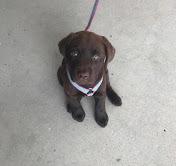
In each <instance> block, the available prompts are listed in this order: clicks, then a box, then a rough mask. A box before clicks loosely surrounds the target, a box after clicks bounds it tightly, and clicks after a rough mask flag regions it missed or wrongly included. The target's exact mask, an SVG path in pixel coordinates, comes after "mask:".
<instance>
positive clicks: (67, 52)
mask: <svg viewBox="0 0 176 166" xmlns="http://www.w3.org/2000/svg"><path fill="white" fill-rule="evenodd" d="M58 46H59V50H60V53H61V54H62V55H63V57H64V58H63V61H62V65H61V66H60V68H59V69H58V74H57V75H58V79H59V82H60V84H61V85H62V86H63V88H64V91H65V94H66V99H67V111H68V112H69V113H71V114H72V117H73V119H75V120H77V121H78V122H82V121H83V120H84V117H85V112H84V110H83V108H82V106H81V104H80V100H81V98H82V97H83V96H93V97H94V99H95V120H96V122H97V123H98V124H99V125H100V126H101V127H105V126H106V125H107V123H108V115H107V113H106V109H105V98H106V96H107V97H108V98H109V100H110V101H111V102H112V103H113V104H114V105H116V106H120V105H121V104H122V102H121V98H120V97H119V96H118V95H117V94H116V93H115V92H114V90H113V89H112V87H111V85H110V82H109V76H108V69H107V65H108V63H109V62H110V61H112V59H113V57H114V55H115V49H114V48H113V46H112V45H111V43H110V42H109V41H108V40H107V39H106V38H105V37H103V36H99V35H97V34H95V33H93V32H88V31H81V32H77V33H71V34H69V35H68V36H67V37H65V38H64V39H62V40H61V41H60V42H59V44H58Z"/></svg>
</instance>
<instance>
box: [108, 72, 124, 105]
mask: <svg viewBox="0 0 176 166" xmlns="http://www.w3.org/2000/svg"><path fill="white" fill-rule="evenodd" d="M106 80H107V85H106V93H107V96H108V99H109V100H110V101H111V103H112V104H114V105H116V106H121V105H122V100H121V98H120V97H119V96H118V94H117V93H116V92H115V91H114V90H113V89H112V87H111V85H110V81H109V73H108V70H107V71H106Z"/></svg>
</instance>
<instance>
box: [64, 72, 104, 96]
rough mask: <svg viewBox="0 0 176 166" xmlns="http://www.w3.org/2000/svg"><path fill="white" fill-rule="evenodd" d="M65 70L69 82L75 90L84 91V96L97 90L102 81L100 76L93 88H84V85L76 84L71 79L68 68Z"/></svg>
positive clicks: (90, 94)
mask: <svg viewBox="0 0 176 166" xmlns="http://www.w3.org/2000/svg"><path fill="white" fill-rule="evenodd" d="M66 70H67V76H68V79H69V81H70V83H71V84H72V85H73V86H74V87H75V88H76V89H77V90H79V91H80V92H82V93H84V94H85V95H86V96H93V95H94V93H95V92H96V91H97V90H98V88H99V87H100V85H101V84H102V82H103V77H102V78H101V80H100V81H99V82H98V83H97V84H96V85H95V86H94V87H93V88H84V87H82V86H80V85H78V84H77V83H76V82H74V81H72V79H71V76H70V73H69V71H68V69H66Z"/></svg>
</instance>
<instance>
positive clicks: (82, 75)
mask: <svg viewBox="0 0 176 166" xmlns="http://www.w3.org/2000/svg"><path fill="white" fill-rule="evenodd" d="M78 76H79V78H80V79H84V80H87V79H88V78H89V73H88V72H84V73H79V75H78Z"/></svg>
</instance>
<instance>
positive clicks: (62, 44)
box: [58, 33, 75, 56]
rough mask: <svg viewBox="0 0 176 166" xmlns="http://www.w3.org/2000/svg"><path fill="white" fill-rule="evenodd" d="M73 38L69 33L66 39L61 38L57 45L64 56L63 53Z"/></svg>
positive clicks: (72, 34)
mask: <svg viewBox="0 0 176 166" xmlns="http://www.w3.org/2000/svg"><path fill="white" fill-rule="evenodd" d="M74 36H75V34H74V33H70V34H69V35H68V36H67V37H65V38H63V39H62V40H61V41H60V42H59V43H58V47H59V51H60V53H61V54H62V55H63V56H65V51H66V49H67V48H68V46H69V44H70V42H71V41H72V39H73V37H74Z"/></svg>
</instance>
